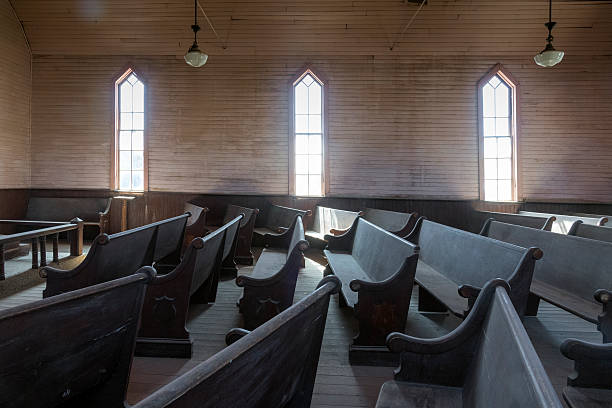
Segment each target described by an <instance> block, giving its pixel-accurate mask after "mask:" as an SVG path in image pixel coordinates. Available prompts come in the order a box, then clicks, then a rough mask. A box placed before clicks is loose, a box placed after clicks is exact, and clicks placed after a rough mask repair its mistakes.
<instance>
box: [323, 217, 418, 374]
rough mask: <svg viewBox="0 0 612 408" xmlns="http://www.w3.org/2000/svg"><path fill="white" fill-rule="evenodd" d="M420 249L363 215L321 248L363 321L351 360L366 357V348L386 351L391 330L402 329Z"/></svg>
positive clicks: (348, 302)
mask: <svg viewBox="0 0 612 408" xmlns="http://www.w3.org/2000/svg"><path fill="white" fill-rule="evenodd" d="M418 252H419V247H418V246H416V245H414V244H412V243H410V242H408V241H406V240H404V239H402V238H400V237H398V236H396V235H394V234H392V233H390V232H389V231H385V230H384V229H382V228H381V227H379V226H377V225H374V224H372V223H370V222H368V221H366V220H364V219H363V218H357V219H356V220H355V222H354V223H353V226H352V227H351V228H350V229H349V230H348V231H347V232H346V233H344V234H343V235H340V236H337V237H330V238H329V241H328V243H327V249H326V250H324V251H323V253H324V254H325V257H326V258H327V261H328V267H329V269H330V270H331V272H332V273H333V274H334V275H335V276H337V277H338V279H340V282H342V289H341V295H340V296H341V299H342V300H343V301H344V302H343V303H344V304H345V305H347V306H348V307H350V308H352V309H353V311H354V315H355V317H356V318H357V320H358V321H359V334H358V335H357V336H356V337H355V338H354V339H353V344H352V345H351V347H350V349H349V357H350V358H351V362H353V363H356V362H357V359H358V358H360V356H363V357H364V358H365V359H367V354H368V353H367V352H368V351H377V350H378V351H380V350H379V349H385V350H386V347H385V339H386V337H387V335H388V334H389V333H391V332H403V331H404V329H405V326H406V318H407V316H408V307H409V306H410V295H411V293H412V286H413V284H414V274H415V272H416V266H417V261H418V258H419V256H418ZM359 361H360V362H361V360H359Z"/></svg>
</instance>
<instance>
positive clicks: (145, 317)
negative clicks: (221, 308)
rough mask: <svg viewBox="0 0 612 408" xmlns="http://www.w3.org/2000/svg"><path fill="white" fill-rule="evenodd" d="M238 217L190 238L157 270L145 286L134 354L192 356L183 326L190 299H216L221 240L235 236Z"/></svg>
mask: <svg viewBox="0 0 612 408" xmlns="http://www.w3.org/2000/svg"><path fill="white" fill-rule="evenodd" d="M240 220H241V217H236V218H234V219H233V220H232V221H230V222H229V223H228V224H226V225H224V226H223V227H221V228H219V229H218V230H216V231H214V232H212V233H210V234H208V235H207V236H206V237H204V238H195V239H193V240H192V241H191V244H190V245H189V247H188V249H187V252H185V254H184V256H183V259H182V261H181V263H180V264H179V265H178V266H177V267H176V268H175V269H174V270H172V271H170V272H168V273H165V274H160V273H159V272H158V278H157V279H156V280H155V281H154V282H153V283H151V284H150V285H149V287H148V289H147V296H146V298H145V302H144V306H143V309H142V318H141V325H140V326H141V327H140V331H139V332H138V339H137V341H136V355H137V356H152V357H176V358H191V347H192V344H193V341H192V339H191V336H190V334H189V331H188V330H187V328H186V324H187V316H188V312H189V303H190V301H191V302H192V303H213V302H214V301H215V300H216V296H217V285H218V282H219V276H220V274H221V267H222V262H223V248H224V242H225V240H226V238H227V239H231V240H233V239H234V236H235V231H236V230H237V228H236V227H237V225H238V224H239V223H240ZM231 231H234V235H232V236H230V234H231Z"/></svg>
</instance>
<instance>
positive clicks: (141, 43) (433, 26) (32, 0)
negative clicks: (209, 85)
mask: <svg viewBox="0 0 612 408" xmlns="http://www.w3.org/2000/svg"><path fill="white" fill-rule="evenodd" d="M200 1H201V4H202V6H203V7H204V10H205V11H206V12H207V14H208V15H209V17H210V19H211V21H212V22H213V24H214V25H215V28H216V29H217V31H218V32H219V34H220V36H221V41H217V40H216V38H215V36H214V34H213V32H212V31H211V29H210V28H209V27H208V26H207V25H206V23H205V21H204V19H203V18H202V16H201V15H200V25H201V26H202V27H203V31H202V32H201V35H200V39H201V41H200V43H201V46H202V48H203V49H205V50H206V51H207V52H208V53H209V54H211V55H223V54H225V55H432V54H433V55H440V56H455V55H474V54H476V55H502V54H503V55H531V54H533V53H534V52H536V51H538V50H539V49H541V48H543V46H544V40H545V38H546V29H545V27H544V25H543V24H544V23H545V22H546V20H547V18H548V10H547V8H548V1H546V0H506V1H502V0H429V1H428V3H427V5H425V7H424V8H423V10H422V12H421V14H420V15H419V16H418V17H417V18H416V20H415V21H414V23H413V25H412V26H411V27H410V29H409V30H408V31H407V32H406V34H405V35H404V36H403V37H402V38H401V40H400V41H399V42H398V45H397V46H396V47H395V49H394V50H393V51H390V50H389V46H390V45H391V44H392V43H393V41H394V40H395V39H396V38H397V36H398V34H399V33H400V32H401V31H402V28H403V27H404V26H405V24H406V23H407V22H408V21H409V20H410V18H411V17H412V15H413V14H414V12H415V11H416V10H417V8H418V6H419V5H418V4H416V3H415V1H413V0H288V1H280V0H200ZM12 4H13V5H14V7H15V9H16V10H17V14H18V15H19V18H20V19H21V20H22V22H23V25H24V27H25V30H26V33H27V36H28V38H29V40H30V42H31V45H32V50H33V53H34V54H35V55H41V54H43V55H49V54H51V55H151V56H154V55H176V56H181V55H183V54H184V53H185V50H186V49H187V48H188V47H189V45H190V44H191V41H192V38H193V37H192V33H191V31H190V25H191V24H192V23H193V3H192V2H191V0H145V1H135V0H54V1H50V0H12ZM553 17H554V20H556V21H557V22H558V26H557V28H555V32H554V35H555V44H558V46H559V47H560V48H563V49H564V50H566V51H568V52H570V53H571V54H573V55H608V54H610V52H612V1H584V0H582V1H567V0H565V1H554V2H553ZM222 43H226V45H227V48H226V49H223V47H222Z"/></svg>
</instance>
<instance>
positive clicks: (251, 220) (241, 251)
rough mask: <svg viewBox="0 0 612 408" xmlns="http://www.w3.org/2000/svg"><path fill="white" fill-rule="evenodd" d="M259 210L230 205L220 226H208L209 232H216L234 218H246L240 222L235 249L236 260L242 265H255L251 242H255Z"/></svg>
mask: <svg viewBox="0 0 612 408" xmlns="http://www.w3.org/2000/svg"><path fill="white" fill-rule="evenodd" d="M258 213H259V209H257V208H247V207H240V206H238V205H233V204H230V205H228V206H227V208H226V210H225V215H224V217H223V221H222V222H221V224H219V225H212V224H211V225H207V227H206V228H207V229H208V230H209V231H214V230H216V229H217V228H219V227H220V226H221V225H225V224H227V223H228V222H230V221H231V220H233V219H234V218H236V217H238V216H239V215H240V214H243V216H244V218H243V219H242V221H240V229H239V231H238V238H237V242H236V247H235V255H234V259H235V261H236V262H237V263H239V264H241V265H253V252H251V242H252V241H253V230H254V229H255V221H256V218H257V214H258Z"/></svg>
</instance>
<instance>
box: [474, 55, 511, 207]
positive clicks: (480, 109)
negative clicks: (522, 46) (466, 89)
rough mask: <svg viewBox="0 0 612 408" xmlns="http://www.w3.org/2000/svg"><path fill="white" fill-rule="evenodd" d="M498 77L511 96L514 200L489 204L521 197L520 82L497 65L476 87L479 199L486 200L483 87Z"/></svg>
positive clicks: (500, 65) (501, 66)
mask: <svg viewBox="0 0 612 408" xmlns="http://www.w3.org/2000/svg"><path fill="white" fill-rule="evenodd" d="M494 76H498V77H499V78H501V80H502V81H504V83H505V84H506V85H507V86H508V88H510V96H511V99H512V100H511V102H512V103H511V109H512V111H511V113H510V114H511V120H510V123H511V134H510V137H511V139H512V182H511V185H512V199H511V200H510V201H500V200H496V201H487V202H492V203H495V202H518V201H519V197H521V191H520V177H519V174H520V171H519V170H520V169H519V157H520V151H519V118H520V111H519V89H520V84H519V82H518V81H517V80H516V79H515V78H514V77H513V76H512V74H511V73H510V72H508V70H506V69H505V68H504V67H503V65H502V64H497V65H495V66H494V67H493V68H492V69H491V70H489V72H487V73H486V74H485V75H484V76H483V77H482V78H481V79H480V80H479V81H478V84H477V86H476V95H477V100H478V103H477V110H476V114H477V117H478V177H479V198H480V200H481V201H486V200H485V191H484V190H485V188H484V186H485V178H484V102H483V96H482V89H483V87H484V86H485V85H486V84H487V83H488V82H489V81H490V80H491V78H493V77H494Z"/></svg>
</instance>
